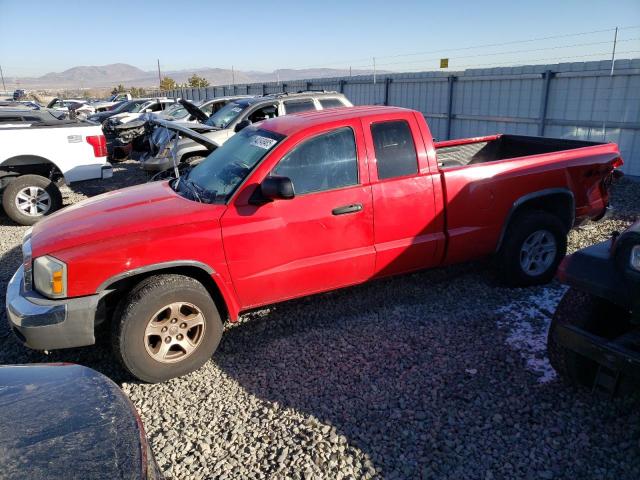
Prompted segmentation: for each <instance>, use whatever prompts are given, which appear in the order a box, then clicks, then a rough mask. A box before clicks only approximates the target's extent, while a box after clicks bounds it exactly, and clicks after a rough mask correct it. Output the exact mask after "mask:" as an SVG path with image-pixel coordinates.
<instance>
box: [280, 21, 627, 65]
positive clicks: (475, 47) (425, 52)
mask: <svg viewBox="0 0 640 480" xmlns="http://www.w3.org/2000/svg"><path fill="white" fill-rule="evenodd" d="M615 28H616V27H611V28H606V29H602V30H590V31H584V32H576V33H565V34H560V35H551V36H547V37H536V38H529V39H525V40H513V41H508V42H499V43H487V44H481V45H471V46H467V47H459V48H442V49H438V50H429V51H423V52H413V53H400V54H395V55H376V59H377V60H379V59H381V58H398V57H410V56H417V55H428V54H431V53H442V52H446V53H448V52H459V51H463V50H473V49H477V48H489V47H501V46H504V45H515V44H518V43H528V42H537V41H544V40H553V39H558V38H568V37H577V36H584V35H593V34H596V33H605V32H613V31H614V30H615ZM632 28H640V25H630V26H627V27H622V28H620V29H619V30H623V29H632ZM371 58H372V57H363V58H359V59H351V60H339V61H336V62H331V63H324V64H316V65H305V66H299V67H292V68H314V67H323V66H331V65H348V64H349V63H350V62H363V61H368V60H370V59H371ZM369 66H370V64H369Z"/></svg>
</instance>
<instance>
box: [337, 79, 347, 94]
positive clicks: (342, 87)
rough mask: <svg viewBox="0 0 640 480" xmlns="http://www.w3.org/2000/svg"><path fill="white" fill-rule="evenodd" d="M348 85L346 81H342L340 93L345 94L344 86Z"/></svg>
mask: <svg viewBox="0 0 640 480" xmlns="http://www.w3.org/2000/svg"><path fill="white" fill-rule="evenodd" d="M346 84H347V81H346V80H340V88H339V89H340V93H344V86H345V85H346Z"/></svg>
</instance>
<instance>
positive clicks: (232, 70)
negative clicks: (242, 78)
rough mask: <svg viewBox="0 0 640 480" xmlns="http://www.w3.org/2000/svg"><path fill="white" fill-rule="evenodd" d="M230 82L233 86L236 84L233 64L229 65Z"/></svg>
mask: <svg viewBox="0 0 640 480" xmlns="http://www.w3.org/2000/svg"><path fill="white" fill-rule="evenodd" d="M231 84H232V85H233V86H235V85H236V71H235V69H234V68H233V65H231Z"/></svg>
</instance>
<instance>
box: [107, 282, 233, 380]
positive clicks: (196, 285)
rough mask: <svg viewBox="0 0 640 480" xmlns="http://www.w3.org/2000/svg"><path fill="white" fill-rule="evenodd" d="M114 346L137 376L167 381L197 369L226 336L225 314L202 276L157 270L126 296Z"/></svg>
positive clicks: (117, 319) (116, 320)
mask: <svg viewBox="0 0 640 480" xmlns="http://www.w3.org/2000/svg"><path fill="white" fill-rule="evenodd" d="M112 328H113V332H112V339H113V349H114V353H115V354H116V356H117V357H118V358H119V359H120V361H121V362H122V364H123V365H124V367H125V368H126V369H127V370H128V371H129V372H130V373H131V374H132V375H133V376H135V377H136V378H138V379H140V380H142V381H145V382H150V383H156V382H163V381H165V380H168V379H170V378H173V377H179V376H182V375H185V374H187V373H189V372H192V371H194V370H197V369H198V368H200V367H201V366H202V365H204V363H205V362H206V361H207V360H208V359H209V358H210V357H211V355H212V354H213V352H214V351H215V350H216V348H217V347H218V344H219V343H220V339H221V338H222V331H223V326H222V320H221V318H220V315H219V313H218V309H217V308H216V305H215V303H214V301H213V299H212V298H211V295H210V294H209V292H208V291H207V289H206V288H204V286H203V285H202V284H201V283H200V282H198V281H197V280H195V279H193V278H191V277H186V276H183V275H156V276H153V277H149V278H147V279H146V280H143V281H142V282H141V283H139V284H138V285H137V286H135V287H134V288H133V289H132V290H131V292H129V294H128V295H127V296H126V297H125V298H124V299H123V300H122V302H121V304H120V307H119V308H118V310H117V311H116V313H115V316H114V322H113V324H112Z"/></svg>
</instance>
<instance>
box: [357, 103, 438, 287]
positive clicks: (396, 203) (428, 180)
mask: <svg viewBox="0 0 640 480" xmlns="http://www.w3.org/2000/svg"><path fill="white" fill-rule="evenodd" d="M396 116H397V118H393V116H392V117H391V118H390V119H388V120H387V119H385V120H384V121H376V120H372V121H363V126H364V133H365V139H366V143H367V150H368V152H369V174H370V178H371V183H372V194H373V216H374V243H375V249H376V266H375V276H387V275H393V274H396V273H401V272H406V271H410V270H416V269H419V268H426V267H430V266H433V265H435V264H437V263H438V260H439V258H438V257H439V255H438V253H439V251H440V248H442V245H443V242H444V233H443V228H442V218H439V215H440V214H441V212H440V211H439V210H440V209H439V208H436V203H435V199H434V189H433V179H432V173H431V172H430V171H429V165H428V160H427V151H426V148H425V145H424V143H423V139H422V136H421V134H420V130H419V126H418V124H417V122H416V120H415V118H414V117H413V116H412V114H404V113H399V114H396Z"/></svg>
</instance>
